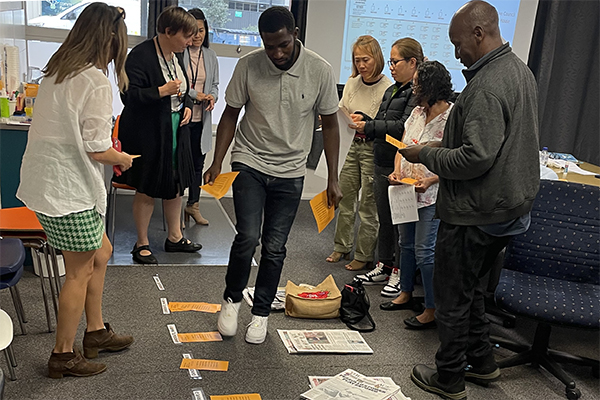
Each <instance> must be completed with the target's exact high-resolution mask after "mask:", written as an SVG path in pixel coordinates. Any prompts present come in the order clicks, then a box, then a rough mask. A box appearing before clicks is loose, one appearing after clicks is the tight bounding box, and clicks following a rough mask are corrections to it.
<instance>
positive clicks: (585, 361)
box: [548, 349, 600, 368]
mask: <svg viewBox="0 0 600 400" xmlns="http://www.w3.org/2000/svg"><path fill="white" fill-rule="evenodd" d="M548 355H549V356H550V357H551V358H552V359H553V360H555V361H558V362H559V363H570V364H575V365H581V366H582V367H592V368H600V361H599V360H594V359H591V358H587V357H581V356H576V355H574V354H569V353H565V352H563V351H558V350H552V349H548Z"/></svg>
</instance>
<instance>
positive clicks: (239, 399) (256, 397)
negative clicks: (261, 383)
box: [210, 393, 262, 400]
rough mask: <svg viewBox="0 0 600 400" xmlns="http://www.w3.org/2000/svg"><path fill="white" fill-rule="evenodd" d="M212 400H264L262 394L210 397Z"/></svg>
mask: <svg viewBox="0 0 600 400" xmlns="http://www.w3.org/2000/svg"><path fill="white" fill-rule="evenodd" d="M210 400H262V397H260V394H258V393H249V394H228V395H224V396H210Z"/></svg>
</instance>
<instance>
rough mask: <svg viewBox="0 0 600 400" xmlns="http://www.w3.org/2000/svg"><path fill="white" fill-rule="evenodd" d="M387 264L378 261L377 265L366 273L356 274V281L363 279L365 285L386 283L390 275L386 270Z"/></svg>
mask: <svg viewBox="0 0 600 400" xmlns="http://www.w3.org/2000/svg"><path fill="white" fill-rule="evenodd" d="M384 268H385V264H384V263H382V262H378V263H377V266H376V267H375V268H374V269H372V270H371V271H369V272H367V273H366V274H361V275H356V276H355V277H354V280H355V281H361V282H362V284H363V285H385V284H386V283H387V281H388V279H390V276H389V275H388V274H386V273H385V272H384V270H383V269H384Z"/></svg>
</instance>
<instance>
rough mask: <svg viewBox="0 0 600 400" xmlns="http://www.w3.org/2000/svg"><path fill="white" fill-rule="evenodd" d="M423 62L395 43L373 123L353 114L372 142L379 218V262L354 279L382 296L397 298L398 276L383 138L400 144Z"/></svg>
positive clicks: (388, 148) (389, 158)
mask: <svg viewBox="0 0 600 400" xmlns="http://www.w3.org/2000/svg"><path fill="white" fill-rule="evenodd" d="M421 62H423V49H422V48H421V45H420V44H419V42H417V41H416V40H414V39H412V38H402V39H399V40H397V41H396V42H394V44H393V45H392V50H391V52H390V60H389V61H388V65H389V67H390V71H391V73H392V78H394V80H395V81H396V82H395V83H394V84H393V85H392V86H390V87H389V89H388V90H387V91H386V92H385V93H384V95H383V101H382V103H381V107H379V112H378V113H377V115H376V116H375V118H374V119H371V118H369V117H368V116H367V115H364V114H353V115H352V118H353V120H354V122H355V123H356V126H357V129H356V130H357V132H361V131H362V132H364V133H365V135H367V137H368V138H373V153H374V156H375V157H374V161H375V175H374V177H373V189H374V191H375V201H376V202H377V214H378V216H379V242H378V245H377V253H378V256H379V262H378V263H377V265H376V266H375V269H373V270H372V271H370V272H368V273H366V274H362V275H357V276H356V278H355V279H357V280H361V281H363V283H365V284H386V283H387V285H386V286H385V287H384V288H383V290H382V291H381V295H382V296H386V297H396V296H397V295H398V293H400V275H399V273H398V258H399V253H400V250H399V247H398V232H397V230H396V229H395V228H394V225H393V224H392V216H391V212H390V203H389V198H388V186H389V182H388V179H387V177H388V176H389V175H390V174H391V173H392V172H393V171H394V158H395V156H396V147H394V146H393V145H391V144H389V143H387V142H386V135H390V136H392V137H393V138H395V139H397V140H399V141H401V140H402V136H403V135H404V123H405V122H406V120H407V119H408V117H409V116H410V113H411V112H412V110H413V108H415V103H414V99H413V98H412V78H413V75H414V73H415V71H416V70H417V66H418V65H419V64H420V63H421Z"/></svg>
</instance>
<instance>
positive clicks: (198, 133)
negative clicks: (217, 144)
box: [187, 121, 206, 205]
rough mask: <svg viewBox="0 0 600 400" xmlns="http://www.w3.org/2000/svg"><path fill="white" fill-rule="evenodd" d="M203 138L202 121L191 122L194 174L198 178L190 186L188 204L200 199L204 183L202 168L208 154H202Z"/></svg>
mask: <svg viewBox="0 0 600 400" xmlns="http://www.w3.org/2000/svg"><path fill="white" fill-rule="evenodd" d="M201 140H202V121H199V122H190V142H191V145H192V158H193V159H194V174H195V176H196V180H195V181H194V184H193V185H192V186H190V191H189V197H188V202H187V203H188V204H189V205H192V204H194V203H197V202H198V200H200V185H202V170H203V169H204V159H205V158H206V154H202V150H201V149H200V141H201Z"/></svg>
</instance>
